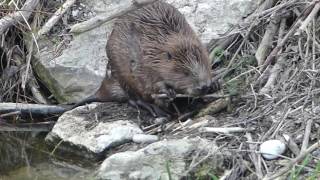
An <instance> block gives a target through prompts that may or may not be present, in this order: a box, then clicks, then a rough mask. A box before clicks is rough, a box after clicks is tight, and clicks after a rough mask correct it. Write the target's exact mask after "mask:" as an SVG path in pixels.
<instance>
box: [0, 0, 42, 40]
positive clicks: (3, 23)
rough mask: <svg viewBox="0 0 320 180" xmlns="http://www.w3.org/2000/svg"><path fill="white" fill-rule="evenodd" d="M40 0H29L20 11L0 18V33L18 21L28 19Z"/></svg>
mask: <svg viewBox="0 0 320 180" xmlns="http://www.w3.org/2000/svg"><path fill="white" fill-rule="evenodd" d="M38 3H39V0H27V1H26V2H25V3H24V5H23V6H22V8H21V9H20V11H17V12H14V13H12V14H9V15H7V16H5V17H3V18H1V19H0V35H1V34H3V33H4V32H5V31H6V30H7V29H8V28H10V27H11V26H13V25H15V24H16V23H18V22H22V21H24V18H25V19H28V18H29V17H30V15H31V14H32V12H33V10H34V9H35V8H36V7H37V5H38Z"/></svg>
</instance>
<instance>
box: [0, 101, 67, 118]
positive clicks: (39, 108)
mask: <svg viewBox="0 0 320 180" xmlns="http://www.w3.org/2000/svg"><path fill="white" fill-rule="evenodd" d="M66 110H67V108H64V107H61V106H54V105H43V104H24V103H0V114H3V113H9V112H15V111H19V112H21V114H32V115H50V114H61V113H63V112H65V111H66Z"/></svg>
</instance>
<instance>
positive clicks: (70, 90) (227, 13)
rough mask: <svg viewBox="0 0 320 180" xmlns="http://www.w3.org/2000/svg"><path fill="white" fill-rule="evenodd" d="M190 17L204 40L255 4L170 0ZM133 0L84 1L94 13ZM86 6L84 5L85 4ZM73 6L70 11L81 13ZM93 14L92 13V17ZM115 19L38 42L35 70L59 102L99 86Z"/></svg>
mask: <svg viewBox="0 0 320 180" xmlns="http://www.w3.org/2000/svg"><path fill="white" fill-rule="evenodd" d="M167 1H168V2H169V3H171V4H173V5H174V6H175V7H177V8H178V9H179V10H180V11H181V12H182V13H183V14H184V15H185V16H186V18H187V21H188V22H189V23H190V24H191V26H192V27H193V28H194V30H195V31H196V32H197V33H198V35H199V36H200V38H201V39H202V41H203V42H204V43H208V42H209V41H210V40H211V39H212V38H217V37H218V35H219V34H222V33H225V32H227V31H228V30H229V28H230V26H231V25H234V24H237V23H239V21H241V18H242V17H243V16H245V15H247V14H248V13H250V12H251V11H252V9H253V7H254V6H255V5H256V3H257V1H255V0H167ZM128 3H131V0H86V1H85V0H84V2H83V3H82V4H84V5H85V6H84V7H85V8H87V9H89V10H87V11H91V14H92V15H99V14H100V13H105V12H110V14H111V13H114V12H116V11H120V10H121V9H123V7H126V6H128V5H126V4H128ZM82 9H83V7H82ZM79 11H81V10H77V9H73V10H72V12H71V13H70V14H71V15H70V16H72V15H78V14H79ZM89 17H90V16H89ZM111 29H112V22H110V23H107V24H105V25H103V26H101V27H98V28H95V29H94V30H91V31H88V32H85V33H82V34H79V35H75V36H73V39H72V40H71V41H70V42H69V37H68V36H63V37H64V38H62V39H64V42H63V43H65V45H63V46H61V44H63V43H62V39H59V38H57V37H50V38H48V39H46V40H44V39H43V40H42V41H40V42H39V44H40V61H39V62H37V63H34V64H35V70H36V72H37V74H38V75H39V76H40V78H41V79H42V81H43V83H44V84H45V85H46V86H47V87H48V88H49V90H50V91H51V92H52V94H53V95H54V96H55V97H56V98H57V100H58V101H59V102H60V103H64V102H69V103H70V102H77V101H79V100H80V99H83V98H84V97H87V96H89V95H91V94H93V93H94V91H95V90H97V89H98V87H99V85H100V83H101V81H102V78H103V76H104V75H105V71H106V62H107V57H106V53H105V45H106V41H107V35H108V34H109V33H110V32H111Z"/></svg>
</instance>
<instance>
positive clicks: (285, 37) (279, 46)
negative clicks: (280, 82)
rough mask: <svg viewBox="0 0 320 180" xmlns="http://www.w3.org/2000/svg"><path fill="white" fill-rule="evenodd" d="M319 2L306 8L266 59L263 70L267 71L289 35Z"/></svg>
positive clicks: (316, 0) (315, 0)
mask: <svg viewBox="0 0 320 180" xmlns="http://www.w3.org/2000/svg"><path fill="white" fill-rule="evenodd" d="M316 3H318V0H314V1H313V2H312V3H311V4H310V5H309V6H308V7H306V8H305V9H304V12H303V13H301V15H300V17H299V18H298V19H297V21H296V22H295V24H294V25H292V27H291V28H290V30H289V31H288V33H287V34H286V35H285V36H284V37H283V39H282V40H281V41H280V43H278V44H277V46H276V47H275V48H274V49H273V50H272V51H271V53H270V54H269V56H268V57H267V59H266V60H265V62H264V64H263V66H261V71H262V72H263V71H265V70H266V68H267V67H268V66H269V64H270V63H271V62H272V61H273V60H274V58H275V57H276V56H277V55H278V52H279V51H280V50H281V48H282V47H283V46H284V45H285V43H286V42H287V41H288V39H289V37H291V36H292V35H293V34H294V33H295V32H296V30H297V29H298V27H300V25H301V24H302V22H303V21H304V19H306V18H307V16H308V15H309V14H310V13H311V11H312V10H313V8H314V6H315V4H316Z"/></svg>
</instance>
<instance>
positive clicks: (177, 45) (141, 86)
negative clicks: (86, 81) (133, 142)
mask: <svg viewBox="0 0 320 180" xmlns="http://www.w3.org/2000/svg"><path fill="white" fill-rule="evenodd" d="M106 52H107V57H108V58H109V63H110V67H111V75H112V77H113V78H115V79H116V80H117V81H118V83H119V85H120V87H121V88H122V89H123V91H124V92H125V93H126V95H127V97H128V99H129V100H130V102H131V103H133V104H135V105H138V106H141V107H143V108H145V109H147V110H148V111H150V112H151V113H152V115H154V116H155V117H157V116H163V115H168V112H167V111H166V110H165V109H163V107H162V108H161V106H162V105H161V102H157V101H156V100H155V99H154V98H152V94H159V93H165V94H167V95H168V96H169V97H171V98H174V97H175V94H176V93H179V94H188V95H190V96H199V95H203V94H206V93H207V92H208V91H209V89H210V87H211V85H212V81H211V72H210V71H211V66H210V61H209V55H208V52H207V49H206V48H205V47H204V46H203V44H202V43H201V41H200V40H199V38H198V37H197V35H196V33H195V32H194V31H193V29H192V28H191V26H190V25H189V24H188V22H187V21H186V19H185V17H184V16H183V15H182V14H181V13H180V12H179V11H178V10H177V9H176V8H175V7H174V6H172V5H170V4H168V3H166V2H164V1H162V0H159V1H156V2H154V3H151V4H149V5H146V6H144V7H142V8H140V9H137V10H135V11H133V12H130V13H128V14H125V15H123V16H121V17H119V18H118V19H117V20H116V21H115V23H114V27H113V30H112V32H111V35H110V36H109V39H108V41H107V45H106ZM109 88H110V83H108V81H103V83H102V84H101V87H100V88H99V90H98V91H97V93H95V95H94V96H92V97H93V99H94V100H97V101H109V100H113V99H116V98H114V97H110V95H111V94H112V93H109V92H110V90H109ZM93 99H92V98H91V100H93ZM82 103H83V102H82ZM78 105H79V104H78Z"/></svg>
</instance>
